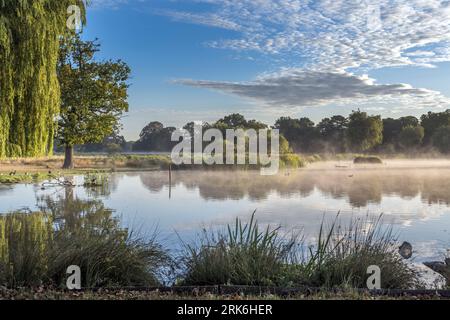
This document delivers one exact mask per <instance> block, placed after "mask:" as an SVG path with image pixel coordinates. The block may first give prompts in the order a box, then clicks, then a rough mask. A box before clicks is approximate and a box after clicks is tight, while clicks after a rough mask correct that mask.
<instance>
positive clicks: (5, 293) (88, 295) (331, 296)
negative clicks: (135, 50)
mask: <svg viewBox="0 0 450 320" xmlns="http://www.w3.org/2000/svg"><path fill="white" fill-rule="evenodd" d="M199 291H200V290H196V289H193V290H192V291H191V292H188V293H184V294H183V293H179V292H175V291H167V292H162V291H161V290H148V291H147V290H133V289H128V290H124V289H119V290H117V289H116V290H114V289H101V290H95V291H92V290H86V291H67V290H55V289H44V288H37V289H34V290H32V289H25V288H22V289H15V290H11V289H6V288H3V289H1V288H0V300H180V301H182V300H208V301H211V300H231V301H234V300H244V301H245V300H266V301H271V300H394V299H395V300H424V299H425V300H438V299H446V300H448V299H449V298H448V297H442V296H439V295H438V294H436V293H431V292H430V293H429V294H421V295H418V294H408V295H406V294H404V295H399V296H392V295H374V294H371V293H369V292H365V293H364V292H356V291H354V290H347V291H341V292H331V291H329V290H323V291H320V292H316V293H311V292H309V293H308V292H305V293H301V294H292V295H287V296H285V295H283V296H280V295H274V294H260V295H259V294H258V295H245V294H223V295H221V294H215V293H210V292H200V293H199Z"/></svg>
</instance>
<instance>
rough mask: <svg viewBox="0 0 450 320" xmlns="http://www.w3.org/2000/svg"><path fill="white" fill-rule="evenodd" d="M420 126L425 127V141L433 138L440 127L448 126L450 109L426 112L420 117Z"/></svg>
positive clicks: (449, 123)
mask: <svg viewBox="0 0 450 320" xmlns="http://www.w3.org/2000/svg"><path fill="white" fill-rule="evenodd" d="M420 120H421V122H420V123H421V126H422V127H423V128H424V129H425V143H429V142H431V141H432V140H433V137H434V136H435V133H436V131H437V130H438V129H439V128H440V127H446V126H450V109H449V110H446V111H444V112H436V113H435V112H428V113H427V114H424V115H422V117H421V118H420Z"/></svg>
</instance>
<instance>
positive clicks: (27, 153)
mask: <svg viewBox="0 0 450 320" xmlns="http://www.w3.org/2000/svg"><path fill="white" fill-rule="evenodd" d="M72 5H77V6H78V8H79V9H80V13H81V19H82V22H83V23H84V22H85V1H84V0H0V158H2V157H35V156H43V155H47V154H50V153H51V152H52V149H53V138H54V134H55V130H56V128H55V118H56V116H57V113H58V110H59V105H60V89H59V84H58V79H57V75H56V64H57V59H58V50H59V41H60V38H61V36H63V35H64V34H66V33H67V32H70V29H69V28H67V20H68V18H70V14H69V13H68V8H69V6H72Z"/></svg>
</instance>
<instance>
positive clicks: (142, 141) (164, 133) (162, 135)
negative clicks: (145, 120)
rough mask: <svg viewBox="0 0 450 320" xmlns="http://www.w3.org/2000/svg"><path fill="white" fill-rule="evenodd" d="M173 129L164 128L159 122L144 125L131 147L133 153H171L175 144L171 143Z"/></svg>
mask: <svg viewBox="0 0 450 320" xmlns="http://www.w3.org/2000/svg"><path fill="white" fill-rule="evenodd" d="M175 130H176V128H174V127H164V125H163V124H162V123H161V122H158V121H154V122H150V123H149V124H148V125H146V126H145V127H144V128H143V129H142V131H141V133H140V135H139V140H138V141H136V143H135V144H134V145H133V150H134V151H159V152H167V151H171V150H172V148H173V146H174V145H175V144H176V143H177V142H173V141H171V140H172V133H173V132H174V131H175Z"/></svg>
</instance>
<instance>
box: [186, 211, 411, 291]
mask: <svg viewBox="0 0 450 320" xmlns="http://www.w3.org/2000/svg"><path fill="white" fill-rule="evenodd" d="M368 222H369V221H359V220H354V221H352V222H351V224H350V226H349V228H347V229H343V228H341V227H340V226H339V225H338V220H337V219H336V220H335V221H334V222H333V223H332V224H331V226H330V227H328V228H327V227H326V224H325V222H324V223H323V224H322V226H321V228H320V231H319V235H318V240H317V243H315V244H314V245H312V246H310V247H309V251H308V252H307V253H305V252H304V250H301V248H302V247H303V248H304V245H303V246H302V243H300V242H299V241H298V237H292V238H289V239H288V240H286V239H285V238H283V237H281V235H280V233H279V231H280V229H279V228H274V229H271V228H270V227H267V228H266V229H264V230H260V229H259V228H258V224H257V222H256V221H255V219H254V216H252V218H251V220H250V222H248V223H247V224H244V223H243V222H242V221H241V220H239V219H237V220H236V223H235V226H228V231H227V232H223V231H218V232H212V231H209V232H208V231H204V233H203V235H202V237H201V241H200V242H199V243H198V244H194V245H187V249H186V252H185V255H184V258H183V261H184V264H185V268H186V269H185V273H184V274H183V275H182V277H181V278H182V279H183V280H182V281H181V282H180V283H181V284H183V285H221V284H231V285H271V286H273V285H274V286H287V287H289V286H310V287H323V288H365V287H366V280H367V277H368V275H367V268H368V267H369V266H371V265H378V266H380V268H381V272H382V288H385V289H389V288H397V289H407V288H412V287H414V286H415V285H416V284H417V278H416V276H415V274H414V272H413V271H412V270H411V269H410V268H409V267H408V266H407V265H406V264H404V263H403V262H402V261H401V258H400V257H399V256H398V254H397V253H396V243H395V240H394V235H393V234H392V231H391V230H390V229H387V230H383V228H382V227H381V224H380V220H379V219H378V220H376V221H375V222H374V223H373V224H368ZM367 225H370V226H369V227H368V228H366V226H367Z"/></svg>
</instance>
